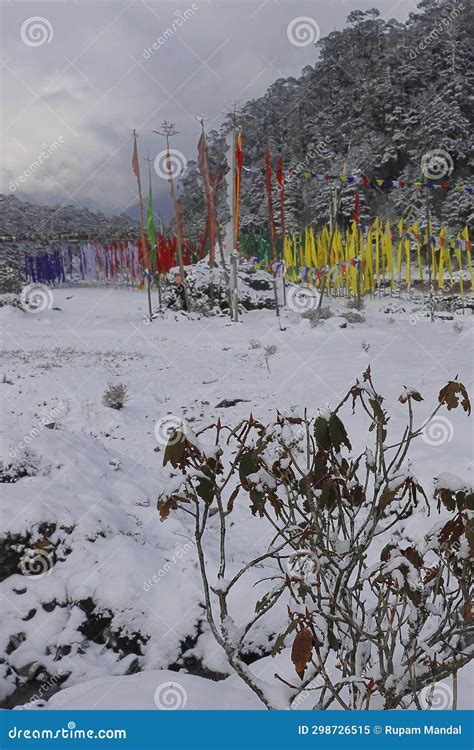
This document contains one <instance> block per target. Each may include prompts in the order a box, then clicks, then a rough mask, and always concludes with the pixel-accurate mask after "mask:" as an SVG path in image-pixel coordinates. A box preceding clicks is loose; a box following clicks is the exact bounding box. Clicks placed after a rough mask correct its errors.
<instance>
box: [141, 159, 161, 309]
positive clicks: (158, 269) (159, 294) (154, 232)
mask: <svg viewBox="0 0 474 750" xmlns="http://www.w3.org/2000/svg"><path fill="white" fill-rule="evenodd" d="M145 161H147V162H148V181H149V196H150V198H151V197H152V190H151V162H152V161H153V159H150V152H148V155H147V158H146V159H145ZM148 211H151V216H152V218H153V214H154V212H153V204H152V203H151V205H150V206H148ZM150 229H151V230H152V234H153V237H152V238H150V236H148V240H149V242H150V245H152V242H154V243H155V253H154V255H155V258H154V260H155V264H156V277H157V288H158V309H159V311H160V312H161V278H160V266H159V263H158V243H157V241H156V231H155V222H154V220H153V223H152V226H151V227H149V226H148V216H147V230H150ZM151 249H152V260H153V245H152V247H151ZM150 270H151V271H152V272H153V263H152V268H151V269H150Z"/></svg>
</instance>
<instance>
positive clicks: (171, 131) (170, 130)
mask: <svg viewBox="0 0 474 750" xmlns="http://www.w3.org/2000/svg"><path fill="white" fill-rule="evenodd" d="M153 132H154V133H156V134H157V135H161V136H164V137H165V139H166V169H167V172H168V184H169V188H170V197H171V200H172V202H173V207H174V211H175V221H176V249H177V251H178V263H179V272H180V275H181V281H182V284H183V292H184V306H185V308H186V311H187V312H189V310H190V305H189V296H188V285H187V284H186V277H185V275H184V263H183V219H182V215H181V206H180V203H179V201H178V200H177V198H176V192H175V189H174V181H173V173H172V170H171V157H170V137H171V136H172V135H177V132H178V131H177V130H175V127H174V125H173V124H172V123H168V122H166V121H165V122H163V123H162V126H161V130H160V131H157V130H154V131H153Z"/></svg>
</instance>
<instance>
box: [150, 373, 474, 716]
mask: <svg viewBox="0 0 474 750" xmlns="http://www.w3.org/2000/svg"><path fill="white" fill-rule="evenodd" d="M399 401H400V403H401V404H402V405H403V407H404V408H406V410H407V422H406V427H405V429H404V431H403V434H402V435H401V436H399V437H398V438H397V437H395V436H394V435H391V436H390V439H388V422H389V415H388V413H387V410H386V409H384V406H383V404H384V399H383V397H382V396H381V395H380V394H379V393H378V392H377V391H376V389H375V387H374V384H373V380H372V375H371V372H370V368H368V369H367V371H366V372H365V373H364V376H363V380H362V381H361V382H359V381H356V383H355V385H354V386H353V387H352V388H351V389H350V390H349V392H348V393H347V394H346V395H345V397H344V398H343V399H342V400H341V402H340V403H339V404H338V405H337V406H336V407H335V408H334V409H333V410H332V411H331V410H329V408H328V409H326V410H323V411H321V412H320V413H319V414H318V415H317V416H315V417H311V418H310V417H308V416H307V415H306V414H305V415H304V416H302V417H295V416H289V417H288V416H283V415H282V414H279V413H278V414H277V419H276V421H275V423H273V424H271V425H264V424H262V423H261V422H259V421H258V420H256V419H254V418H253V417H252V416H251V417H250V418H249V419H246V420H243V421H242V422H241V423H240V424H239V425H237V426H236V427H234V428H230V427H227V426H224V425H222V423H221V422H220V420H218V421H217V423H216V424H215V425H212V426H211V427H208V428H206V430H203V432H205V431H207V430H209V431H211V434H212V443H213V446H212V447H208V446H206V445H204V444H203V443H202V442H201V441H200V438H199V439H198V438H197V437H195V436H193V435H192V433H191V432H190V431H188V432H187V433H186V435H185V434H184V433H181V434H179V435H178V434H176V435H172V436H171V438H170V441H169V444H168V445H167V447H166V450H165V454H164V464H169V465H170V466H171V473H172V475H173V478H172V480H171V482H170V485H169V490H168V491H166V492H165V493H164V494H163V495H162V496H161V497H160V499H159V502H158V507H159V510H160V515H161V519H162V520H165V519H166V518H167V517H168V516H169V515H170V513H171V512H176V511H178V510H179V511H181V512H184V513H185V514H186V516H188V515H190V516H191V517H192V519H193V526H194V538H195V542H196V549H197V556H198V562H199V568H200V573H201V579H202V586H203V596H204V603H205V609H206V615H207V620H208V623H209V627H210V630H211V632H212V634H213V636H214V638H215V640H216V641H217V643H218V644H219V645H220V646H221V647H222V649H223V650H224V652H225V654H226V657H227V660H228V662H229V664H230V665H231V666H232V667H233V668H234V669H235V671H236V673H237V674H238V675H239V676H240V678H241V679H242V680H243V681H244V682H245V683H246V684H247V685H248V686H249V687H250V688H251V689H252V690H253V691H254V692H255V693H256V694H257V695H258V697H259V698H260V699H261V701H262V702H263V704H264V705H265V706H266V707H267V708H269V709H285V708H286V709H288V708H291V707H295V706H299V704H300V702H301V700H302V699H303V698H304V699H305V700H306V698H311V705H312V706H313V707H314V708H315V709H327V708H344V709H368V708H369V707H373V706H375V707H383V708H385V709H395V708H405V709H406V708H410V707H416V708H421V707H425V708H426V691H428V692H429V691H431V690H432V687H433V686H434V684H435V683H436V682H437V681H439V680H441V679H444V678H446V677H447V676H450V675H452V676H453V679H454V677H455V676H456V674H457V672H458V670H459V669H460V668H461V667H463V666H464V665H465V664H467V663H468V662H469V661H470V660H471V659H472V657H473V656H474V644H473V615H472V604H471V600H470V590H471V565H470V559H469V558H470V556H472V554H473V553H474V527H473V521H472V510H473V507H474V506H473V502H474V495H473V492H472V490H471V489H470V488H468V487H467V486H466V485H465V484H464V482H462V481H461V480H460V479H458V478H456V477H453V476H452V475H441V476H440V477H439V478H438V482H437V485H436V491H435V497H434V499H433V500H432V501H431V502H430V500H429V499H428V497H427V495H426V493H425V490H424V489H423V487H422V485H421V484H420V482H419V480H418V479H417V477H416V475H415V473H414V471H413V469H412V467H411V463H410V460H409V452H410V446H411V444H412V442H413V441H414V440H415V439H416V438H418V437H419V436H420V435H422V433H423V430H424V429H425V427H426V425H427V424H428V423H429V421H430V420H432V419H433V418H434V417H435V415H436V414H437V413H438V411H440V410H441V409H443V408H447V409H448V410H451V409H455V408H457V407H459V406H460V407H461V408H462V409H463V410H464V411H465V412H466V413H467V414H469V413H470V403H469V398H468V395H467V393H466V390H465V388H464V386H463V385H462V384H461V383H459V382H458V381H457V380H453V381H451V382H449V383H448V384H447V385H446V386H445V387H444V388H442V389H441V391H440V393H439V396H438V403H437V405H436V406H435V407H434V408H433V410H432V412H431V416H430V417H429V419H428V420H426V419H425V420H424V421H423V423H422V424H421V426H415V412H416V410H417V408H420V407H419V406H418V402H421V401H423V398H422V396H421V394H420V393H419V392H418V391H416V390H414V389H407V388H405V390H404V391H403V393H402V394H401V395H400V398H399ZM348 403H352V409H353V412H354V410H355V408H356V407H358V408H360V409H361V410H362V411H363V412H364V414H365V417H366V418H367V420H368V428H369V432H368V435H369V436H372V437H371V440H370V443H371V445H370V446H369V445H368V446H367V447H365V448H364V449H363V450H362V451H360V452H359V451H355V450H353V448H352V445H351V440H350V437H349V435H348V432H347V430H346V427H345V425H344V423H343V421H342V419H341V416H340V414H341V413H342V411H343V409H344V407H346V406H347V404H348ZM359 434H360V433H359ZM177 437H179V439H177ZM210 442H211V441H210ZM427 449H431V448H427ZM246 500H247V501H248V502H249V504H250V510H251V514H252V515H253V516H254V517H255V522H256V523H259V524H261V525H262V538H264V534H266V535H267V536H268V532H269V530H271V532H272V533H271V537H272V539H271V542H270V543H269V544H268V546H266V547H265V548H262V551H261V553H260V554H259V555H258V556H256V557H254V558H253V559H246V560H245V562H244V563H242V562H240V563H239V562H238V561H236V557H235V554H234V553H232V554H230V553H229V546H230V543H229V539H230V538H232V535H233V534H234V533H236V532H235V527H236V525H237V524H238V523H239V522H238V521H237V520H236V518H239V519H242V517H243V515H242V504H243V503H244V502H245V501H246ZM237 508H238V510H239V512H238V513H237ZM470 513H471V515H470ZM430 516H434V518H433V520H430ZM407 518H410V523H409V526H408V525H406V524H404V523H403V521H404V520H405V519H407ZM415 519H416V521H415ZM249 520H250V517H249ZM238 531H239V533H240V537H239V538H240V539H241V538H243V537H245V529H242V528H240V529H239V530H238ZM242 555H243V557H245V550H242ZM215 559H216V560H217V561H216V562H214V560H215ZM211 561H212V562H211ZM252 573H253V574H254V577H253V579H252ZM257 575H258V578H259V581H258V583H259V585H260V587H261V586H262V584H263V585H264V587H265V588H264V595H263V596H262V597H261V598H260V600H259V601H256V602H255V608H254V614H253V616H251V617H249V618H245V620H244V622H243V623H242V614H241V611H239V608H238V607H236V605H235V601H236V600H235V598H234V596H235V593H236V590H239V589H240V590H242V587H245V586H247V588H246V589H245V588H244V591H245V596H246V597H247V598H250V597H252V592H253V590H254V589H253V585H255V576H257ZM249 579H250V582H249V583H246V581H249ZM254 598H255V596H254ZM285 613H287V615H286V616H287V620H286V626H284V628H283V629H282V631H281V632H279V634H278V636H277V637H276V639H275V640H274V643H273V651H272V653H273V655H274V657H275V659H276V663H277V664H278V667H277V668H276V669H275V680H276V681H275V682H274V683H270V682H268V681H263V680H262V679H261V678H257V677H256V676H255V674H254V672H252V670H251V668H249V666H248V662H246V661H245V644H246V643H248V641H249V639H250V638H251V637H252V631H253V630H254V629H257V630H258V628H259V627H261V625H262V622H261V621H262V619H263V618H275V616H276V615H277V614H279V616H280V618H281V617H285ZM272 621H273V622H274V621H275V619H273V620H272ZM277 621H278V619H277ZM273 632H275V631H273ZM290 646H291V651H290ZM290 659H291V662H292V663H293V667H294V672H295V675H294V678H291V677H290V678H288V676H287V674H288V672H287V671H285V672H284V676H281V674H278V672H277V669H278V670H279V671H280V672H283V670H284V669H285V663H286V664H288V662H289V660H290ZM282 667H283V669H282ZM423 696H425V697H423Z"/></svg>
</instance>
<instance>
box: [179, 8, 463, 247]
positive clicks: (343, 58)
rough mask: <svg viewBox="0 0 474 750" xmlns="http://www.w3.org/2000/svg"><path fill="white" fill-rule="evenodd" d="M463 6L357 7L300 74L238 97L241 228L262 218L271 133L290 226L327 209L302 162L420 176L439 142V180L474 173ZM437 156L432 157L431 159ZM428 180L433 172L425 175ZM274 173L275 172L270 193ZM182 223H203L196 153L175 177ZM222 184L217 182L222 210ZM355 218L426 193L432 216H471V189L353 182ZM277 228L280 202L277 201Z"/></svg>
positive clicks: (420, 206)
mask: <svg viewBox="0 0 474 750" xmlns="http://www.w3.org/2000/svg"><path fill="white" fill-rule="evenodd" d="M473 20H474V19H473V12H472V6H471V7H469V5H468V4H467V3H463V2H453V1H452V0H430V1H429V0H422V2H421V3H420V4H419V6H418V8H417V10H416V12H413V13H411V14H410V17H409V19H408V20H407V22H406V23H405V24H402V23H399V22H398V21H396V20H393V19H391V20H384V19H382V18H381V17H380V14H379V11H378V10H376V9H372V10H368V11H354V12H352V13H351V14H350V15H349V16H348V19H347V26H346V28H345V29H344V30H342V31H334V32H332V33H331V34H329V36H327V37H326V38H324V39H321V40H320V41H319V43H318V44H317V45H316V47H315V50H314V58H315V62H314V65H313V66H308V67H306V68H305V69H304V70H303V71H302V74H301V76H300V77H299V78H288V79H283V78H282V79H279V80H277V81H275V83H274V84H273V85H272V86H271V87H270V88H269V89H268V91H267V93H266V94H265V96H263V97H261V98H260V99H255V100H253V101H249V102H247V103H246V104H245V105H244V106H242V107H241V109H240V111H239V114H238V118H237V122H238V125H239V126H240V127H241V129H242V135H243V141H244V167H247V168H254V169H255V168H256V169H257V171H256V172H254V173H249V172H246V173H245V176H244V177H243V184H242V194H241V211H240V214H241V228H242V230H243V231H245V230H253V231H255V230H261V229H263V230H264V229H265V227H266V224H267V202H266V198H265V176H264V173H263V169H264V159H265V148H266V145H267V144H269V145H270V148H271V154H272V163H273V167H274V168H276V165H277V160H278V157H279V155H281V156H282V158H283V163H284V169H285V170H296V175H295V176H293V177H291V178H287V179H286V186H285V196H286V220H287V226H288V227H289V228H290V229H291V228H295V229H296V228H299V227H302V226H305V225H308V224H314V223H319V222H325V221H327V219H328V206H329V192H330V190H331V185H333V184H334V183H331V182H327V183H325V182H321V181H317V180H315V179H311V178H309V179H305V177H304V175H303V173H304V172H305V171H309V172H311V171H312V172H318V173H324V174H326V173H330V174H336V175H339V174H342V173H343V170H344V168H345V169H346V170H348V172H349V174H353V175H368V176H375V177H378V178H390V179H394V180H400V179H401V180H419V179H426V176H425V177H424V176H423V172H422V166H421V165H422V159H423V157H424V156H425V155H426V154H427V153H429V152H431V151H432V150H439V149H441V150H442V151H443V152H446V154H447V158H446V159H445V164H444V165H443V166H445V168H444V169H443V170H442V171H443V172H444V173H443V174H441V175H440V179H439V180H438V182H439V181H441V182H446V180H448V181H450V182H452V183H458V184H459V183H463V184H465V185H468V184H471V183H472V177H471V175H472V160H473V157H472V153H473V150H472V127H471V122H470V121H472V90H473V85H472V83H473V74H472V70H473V65H472V62H473V60H472V57H473V55H472V39H471V31H470V30H471V29H472V28H473V25H474V24H473ZM230 122H231V118H230V117H229V118H228V120H227V123H226V124H225V125H224V126H223V128H222V130H221V131H220V132H216V131H213V132H211V133H210V134H209V145H210V151H211V156H212V160H213V163H214V166H215V169H216V170H217V169H218V168H219V165H221V168H222V165H225V159H226V156H225V154H226V140H225V135H226V134H227V133H228V132H229V128H230ZM435 166H437V165H435ZM432 179H433V178H432ZM276 187H277V186H276V182H275V180H274V191H275V198H276V196H277V192H276ZM181 189H182V201H183V209H184V217H185V222H186V232H187V235H188V236H191V237H198V236H199V234H200V233H201V232H202V229H203V226H204V224H205V206H204V200H203V198H202V187H201V184H200V178H199V176H198V171H197V168H196V166H195V164H194V163H190V164H189V169H188V172H187V174H186V176H185V177H184V179H183V181H182V185H181ZM225 189H226V188H225V185H224V183H222V184H221V186H220V188H219V192H218V196H219V211H220V217H221V221H223V220H225V210H226V209H225ZM354 192H355V190H354V186H353V185H344V186H343V187H342V191H341V193H342V195H341V220H342V221H343V222H344V221H348V220H350V218H351V214H352V209H353V200H354ZM359 192H360V198H361V209H360V210H361V219H362V220H365V219H372V218H374V217H376V216H381V217H383V218H390V219H398V218H399V217H400V216H402V215H409V216H410V217H411V218H413V219H414V218H416V217H419V218H420V219H422V220H424V217H425V208H426V207H425V193H426V194H428V201H429V207H430V211H431V215H432V217H433V220H434V223H435V224H437V223H438V222H442V223H446V224H448V225H449V226H451V227H452V228H453V229H454V228H456V229H457V228H460V227H462V226H464V225H465V224H466V223H467V222H468V221H469V219H470V217H471V218H472V196H471V195H470V194H468V193H467V192H456V191H454V190H444V189H439V190H433V189H429V190H425V189H421V190H420V189H418V190H417V189H415V188H413V189H410V188H405V189H394V190H390V189H380V188H378V187H376V186H368V187H362V188H361V189H360V191H359ZM274 208H275V222H276V226H277V227H278V222H279V216H278V201H277V200H275V201H274Z"/></svg>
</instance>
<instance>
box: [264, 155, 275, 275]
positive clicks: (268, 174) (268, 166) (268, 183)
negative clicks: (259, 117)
mask: <svg viewBox="0 0 474 750" xmlns="http://www.w3.org/2000/svg"><path fill="white" fill-rule="evenodd" d="M265 188H266V191H267V201H268V229H269V234H270V240H271V246H272V260H273V261H274V260H275V222H274V221H273V198H272V157H271V154H270V146H269V145H268V144H267V148H266V151H265Z"/></svg>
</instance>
